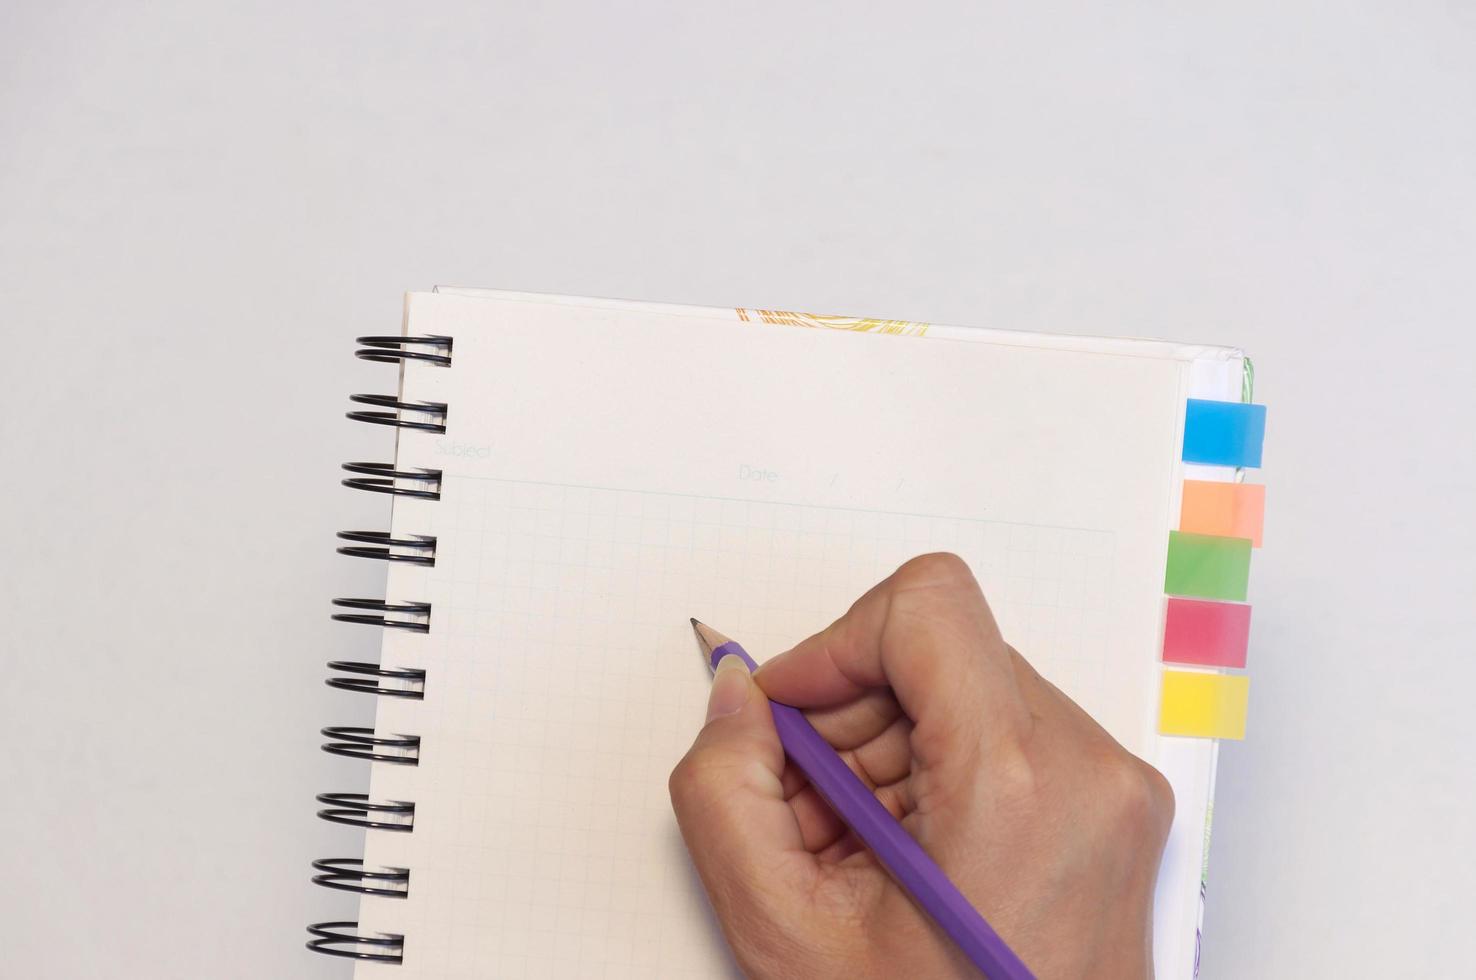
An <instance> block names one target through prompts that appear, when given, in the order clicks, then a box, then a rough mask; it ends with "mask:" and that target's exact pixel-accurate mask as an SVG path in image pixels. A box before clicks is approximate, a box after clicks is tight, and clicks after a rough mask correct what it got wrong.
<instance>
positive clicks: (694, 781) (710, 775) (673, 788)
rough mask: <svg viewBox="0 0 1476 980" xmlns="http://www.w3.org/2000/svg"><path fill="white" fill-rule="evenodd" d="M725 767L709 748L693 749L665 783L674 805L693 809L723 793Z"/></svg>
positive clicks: (672, 771)
mask: <svg viewBox="0 0 1476 980" xmlns="http://www.w3.org/2000/svg"><path fill="white" fill-rule="evenodd" d="M724 783H725V780H724V778H723V765H722V763H721V761H720V760H719V759H717V758H716V757H715V755H714V753H713V752H712V751H711V750H710V749H703V748H701V747H694V748H692V749H691V750H690V751H689V752H688V753H687V754H686V755H685V756H683V757H682V759H681V761H680V762H678V763H677V764H676V766H675V767H674V768H673V769H672V770H671V776H670V777H669V778H668V779H667V781H666V789H667V792H668V793H670V794H671V802H672V806H673V807H675V808H676V809H678V810H681V809H693V808H696V807H699V806H701V805H702V801H703V800H707V799H710V798H712V797H713V796H715V795H718V794H720V793H721V791H722V786H723V784H724Z"/></svg>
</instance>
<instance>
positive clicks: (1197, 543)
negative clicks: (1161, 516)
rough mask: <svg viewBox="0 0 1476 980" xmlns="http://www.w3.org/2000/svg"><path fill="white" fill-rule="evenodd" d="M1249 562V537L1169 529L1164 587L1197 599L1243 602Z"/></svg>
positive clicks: (1164, 589) (1166, 590)
mask: <svg viewBox="0 0 1476 980" xmlns="http://www.w3.org/2000/svg"><path fill="white" fill-rule="evenodd" d="M1250 562H1251V543H1250V539H1248V538H1222V537H1219V536H1218V535H1213V534H1185V533H1184V532H1182V531H1170V532H1169V551H1168V569H1167V570H1166V571H1165V572H1164V576H1163V591H1165V592H1167V593H1168V594H1169V595H1186V596H1194V597H1195V598H1198V599H1229V600H1231V601H1233V602H1244V601H1245V587H1246V583H1247V582H1248V581H1249V580H1250Z"/></svg>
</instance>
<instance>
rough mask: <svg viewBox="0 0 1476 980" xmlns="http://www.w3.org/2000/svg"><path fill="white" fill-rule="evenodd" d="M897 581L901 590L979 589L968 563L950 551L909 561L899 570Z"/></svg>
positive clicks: (936, 552) (938, 552) (896, 576)
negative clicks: (931, 588) (923, 587)
mask: <svg viewBox="0 0 1476 980" xmlns="http://www.w3.org/2000/svg"><path fill="white" fill-rule="evenodd" d="M895 579H896V582H897V584H898V586H899V587H901V588H916V587H919V586H934V587H938V586H942V587H952V588H974V589H977V588H978V584H977V583H976V582H975V581H974V573H973V572H972V571H971V570H970V569H969V564H968V562H966V561H964V560H963V559H962V558H960V557H959V556H958V555H955V554H953V553H952V552H950V551H935V552H932V553H930V554H926V555H918V556H917V557H916V558H911V559H908V560H907V561H905V562H903V563H902V565H901V567H899V568H898V569H897V571H896V574H895Z"/></svg>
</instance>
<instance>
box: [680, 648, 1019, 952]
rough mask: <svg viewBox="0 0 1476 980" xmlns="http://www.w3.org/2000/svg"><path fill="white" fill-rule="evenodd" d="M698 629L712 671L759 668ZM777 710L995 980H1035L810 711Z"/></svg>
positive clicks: (864, 836)
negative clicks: (730, 660)
mask: <svg viewBox="0 0 1476 980" xmlns="http://www.w3.org/2000/svg"><path fill="white" fill-rule="evenodd" d="M692 628H693V629H694V630H696V631H697V639H698V641H699V642H700V643H701V644H702V650H703V652H704V653H705V654H706V655H707V661H708V666H709V667H711V668H713V669H714V670H715V669H717V665H718V661H720V660H722V659H723V657H725V656H727V655H728V654H730V653H731V654H734V655H735V656H737V657H739V658H740V659H741V660H742V661H743V662H744V663H745V664H747V665H748V669H749V670H757V669H758V665H757V664H755V663H754V661H753V658H752V657H750V656H749V655H748V654H747V652H745V651H744V649H743V648H742V647H741V646H739V645H738V644H737V643H735V642H733V641H732V640H730V639H728V638H727V637H726V636H723V635H722V634H721V633H719V632H718V631H717V630H715V629H713V628H712V627H710V626H707V625H705V624H703V623H699V622H698V621H697V620H695V619H694V620H692ZM769 707H770V710H771V711H772V712H773V715H774V727H775V728H776V729H778V731H779V741H780V742H782V743H783V744H784V753H785V754H786V755H788V756H789V759H790V761H791V762H793V763H794V764H795V765H796V766H798V767H799V769H800V772H803V773H804V774H805V777H806V778H807V779H809V781H810V785H811V786H814V787H815V791H816V792H817V793H819V794H820V795H821V797H823V798H824V799H825V802H826V803H829V804H830V808H831V809H832V810H834V811H835V814H836V816H838V817H840V818H841V820H842V821H843V822H844V823H845V824H846V826H848V827H850V828H851V830H852V831H853V832H855V834H856V836H857V837H859V838H860V839H861V842H862V843H863V844H865V845H866V846H867V847H868V848H870V850H871V853H873V854H875V855H876V859H877V860H878V861H880V862H881V864H882V867H884V868H886V869H887V872H888V873H889V874H891V876H892V878H893V879H894V880H895V881H896V882H897V884H899V885H901V886H902V888H903V889H904V890H906V892H907V894H909V895H911V896H912V899H913V901H915V902H916V903H917V904H918V907H920V908H921V909H922V910H923V911H924V912H926V913H927V914H928V915H929V916H930V917H931V918H932V920H933V921H934V922H936V923H938V926H939V928H941V929H942V930H943V931H944V932H946V933H947V934H948V937H949V938H950V939H952V940H953V941H954V943H956V944H957V945H958V948H959V949H961V950H962V951H963V953H964V955H965V956H967V957H968V958H969V960H970V962H972V963H973V964H974V965H975V966H976V967H978V968H979V969H980V970H981V971H982V972H983V973H984V975H985V976H986V977H988V978H989V980H1033V977H1034V974H1032V973H1031V972H1030V970H1029V968H1027V967H1026V966H1025V964H1024V963H1022V962H1021V961H1020V958H1019V957H1018V956H1016V955H1015V954H1014V951H1013V950H1011V949H1010V947H1009V946H1007V945H1006V944H1005V941H1004V940H1003V939H1001V938H999V934H998V933H997V932H995V931H994V929H993V928H991V927H990V925H989V923H988V922H985V921H984V917H983V916H982V915H980V914H979V911H978V910H977V909H975V908H974V906H972V905H971V904H969V900H968V899H967V898H965V897H964V896H963V893H962V892H960V891H959V890H958V887H957V886H956V885H954V883H953V882H952V881H949V880H948V876H947V875H946V874H944V873H943V869H942V868H940V867H938V865H936V864H934V863H933V859H932V858H930V857H928V854H927V852H926V851H924V850H923V849H922V846H921V845H920V844H918V842H917V841H915V840H913V839H912V836H911V835H910V834H908V833H907V831H906V830H904V829H903V827H902V825H901V824H900V823H898V822H897V821H896V819H894V818H893V817H892V814H891V813H890V812H889V811H888V810H887V808H886V807H884V806H882V804H881V802H880V801H879V800H878V799H877V798H876V795H875V794H874V793H872V791H871V790H870V789H869V788H868V787H867V785H866V784H865V783H863V782H862V781H861V779H860V777H858V776H857V775H856V774H855V773H854V772H852V771H851V769H850V767H849V766H847V765H846V763H845V761H844V760H843V759H842V758H841V757H840V756H839V755H837V754H836V751H835V749H833V748H831V746H830V743H829V742H827V741H825V738H824V736H822V735H821V734H820V733H819V732H817V731H815V728H814V726H812V725H811V724H810V722H809V720H808V719H806V718H805V716H804V712H802V711H800V710H799V709H798V708H793V707H790V706H789V705H787V704H780V703H779V702H777V701H770V702H769Z"/></svg>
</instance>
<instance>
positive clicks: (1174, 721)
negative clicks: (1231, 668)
mask: <svg viewBox="0 0 1476 980" xmlns="http://www.w3.org/2000/svg"><path fill="white" fill-rule="evenodd" d="M1249 696H1250V678H1249V677H1247V676H1246V675H1244V674H1208V673H1199V672H1197V671H1188V670H1166V671H1164V672H1163V693H1162V696H1161V698H1160V700H1159V703H1158V733H1159V734H1160V735H1191V736H1195V737H1198V738H1233V739H1242V738H1245V706H1246V701H1247V699H1248V698H1249Z"/></svg>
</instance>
